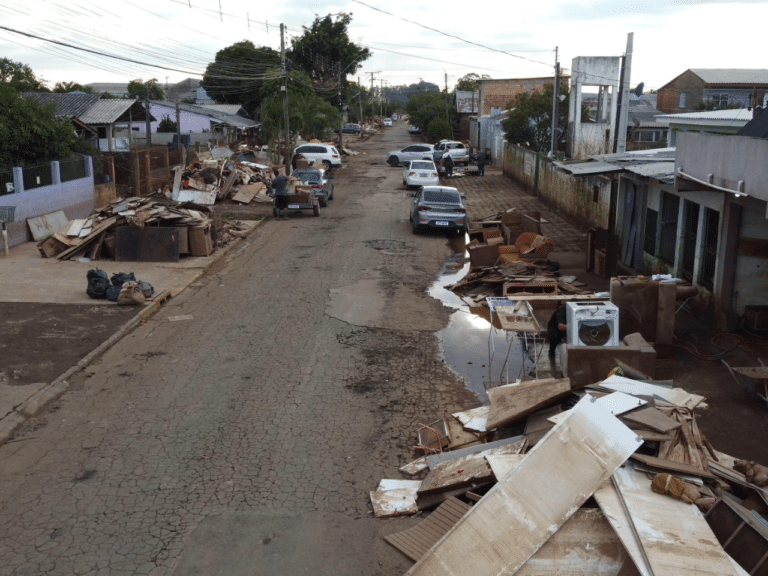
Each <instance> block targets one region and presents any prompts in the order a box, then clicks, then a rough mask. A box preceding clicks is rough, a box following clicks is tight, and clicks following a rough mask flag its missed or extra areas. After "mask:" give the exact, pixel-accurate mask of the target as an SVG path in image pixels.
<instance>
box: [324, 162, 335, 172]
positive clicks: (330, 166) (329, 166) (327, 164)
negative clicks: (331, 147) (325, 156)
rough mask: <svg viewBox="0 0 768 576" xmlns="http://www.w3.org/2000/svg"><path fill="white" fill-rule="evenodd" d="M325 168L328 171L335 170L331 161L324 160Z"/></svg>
mask: <svg viewBox="0 0 768 576" xmlns="http://www.w3.org/2000/svg"><path fill="white" fill-rule="evenodd" d="M323 167H324V168H325V169H326V170H330V169H331V168H333V166H332V165H331V161H330V160H323Z"/></svg>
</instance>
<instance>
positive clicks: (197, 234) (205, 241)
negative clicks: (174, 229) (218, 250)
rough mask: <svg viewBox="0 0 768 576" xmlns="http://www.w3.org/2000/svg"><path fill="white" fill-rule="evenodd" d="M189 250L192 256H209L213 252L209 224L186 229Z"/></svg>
mask: <svg viewBox="0 0 768 576" xmlns="http://www.w3.org/2000/svg"><path fill="white" fill-rule="evenodd" d="M187 230H188V232H187V234H188V237H189V250H190V252H192V256H209V255H210V254H211V253H212V252H213V240H211V225H210V224H206V225H205V226H195V227H191V228H188V229H187Z"/></svg>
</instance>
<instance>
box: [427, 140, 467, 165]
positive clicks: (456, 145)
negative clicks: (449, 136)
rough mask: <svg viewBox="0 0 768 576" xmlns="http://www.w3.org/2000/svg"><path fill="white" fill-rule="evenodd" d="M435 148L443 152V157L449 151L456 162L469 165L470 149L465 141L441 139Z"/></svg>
mask: <svg viewBox="0 0 768 576" xmlns="http://www.w3.org/2000/svg"><path fill="white" fill-rule="evenodd" d="M435 150H437V151H438V152H441V157H442V156H443V155H445V153H446V152H448V153H449V154H450V155H451V158H453V163H454V164H465V165H469V149H468V148H467V147H466V146H465V145H464V143H463V142H455V141H453V140H441V141H440V142H438V143H437V144H436V145H435Z"/></svg>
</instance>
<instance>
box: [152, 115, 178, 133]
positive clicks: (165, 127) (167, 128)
mask: <svg viewBox="0 0 768 576" xmlns="http://www.w3.org/2000/svg"><path fill="white" fill-rule="evenodd" d="M178 128H179V125H178V124H176V122H174V121H173V120H171V117H170V115H168V114H166V115H165V116H163V119H162V120H160V122H159V123H158V125H157V131H158V132H177V131H178Z"/></svg>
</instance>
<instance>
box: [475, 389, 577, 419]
mask: <svg viewBox="0 0 768 576" xmlns="http://www.w3.org/2000/svg"><path fill="white" fill-rule="evenodd" d="M570 391H571V381H570V380H569V379H568V378H563V379H560V380H555V379H554V378H547V379H544V380H529V381H525V382H521V383H520V384H509V385H507V386H499V387H497V388H490V389H488V398H490V400H491V410H490V412H489V414H488V422H487V424H486V428H487V429H488V430H493V429H494V428H497V427H499V426H503V425H505V424H509V423H511V422H514V421H515V420H519V419H520V418H523V417H524V416H528V414H532V413H533V412H535V411H537V410H539V409H540V408H543V407H545V406H547V405H548V404H550V403H551V402H552V401H553V400H554V399H556V398H558V397H559V396H560V395H562V394H568V393H570Z"/></svg>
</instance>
